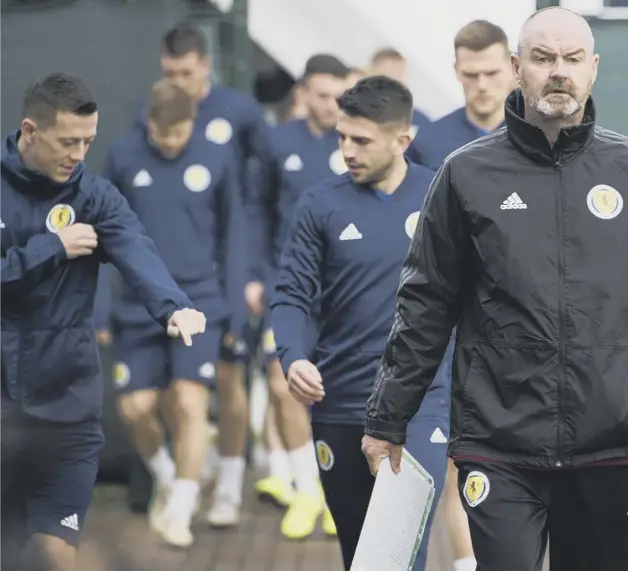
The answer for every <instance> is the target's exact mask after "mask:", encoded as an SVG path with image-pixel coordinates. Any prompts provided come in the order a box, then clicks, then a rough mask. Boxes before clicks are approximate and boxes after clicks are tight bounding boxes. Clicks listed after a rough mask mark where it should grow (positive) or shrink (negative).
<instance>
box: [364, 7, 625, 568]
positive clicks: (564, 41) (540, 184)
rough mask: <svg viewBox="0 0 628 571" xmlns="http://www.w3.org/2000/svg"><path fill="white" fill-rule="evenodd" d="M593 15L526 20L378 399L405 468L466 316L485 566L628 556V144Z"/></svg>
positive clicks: (466, 405)
mask: <svg viewBox="0 0 628 571" xmlns="http://www.w3.org/2000/svg"><path fill="white" fill-rule="evenodd" d="M593 44H594V42H593V37H592V34H591V30H590V28H589V26H588V24H587V23H586V21H585V20H584V19H582V18H581V17H580V16H578V15H576V14H574V13H573V12H570V11H568V10H565V9H562V8H551V9H546V10H542V11H540V12H538V13H536V14H535V15H533V16H532V17H531V18H530V19H529V20H528V21H527V22H526V23H525V25H524V28H523V30H522V34H521V40H520V44H519V50H518V54H517V55H515V56H513V64H514V70H515V73H516V74H517V78H518V80H519V82H520V85H521V90H518V91H515V92H513V93H512V94H511V95H510V97H509V98H508V100H507V102H506V127H505V128H504V129H500V130H499V131H496V132H495V133H494V134H492V135H490V136H488V137H485V138H484V139H481V140H479V141H478V142H475V143H471V144H470V145H467V146H466V147H464V148H463V149H461V150H459V151H457V152H456V153H454V154H452V155H451V156H450V157H449V159H448V160H447V161H446V162H445V164H444V165H443V167H442V168H441V169H440V171H439V173H438V174H437V176H436V179H435V181H434V183H433V185H432V188H431V190H430V194H429V195H428V197H427V199H426V203H425V205H424V207H423V210H422V212H421V219H420V221H419V227H418V230H417V233H416V235H415V237H414V240H413V243H412V246H411V249H410V252H409V254H408V256H407V258H406V261H405V264H404V268H403V271H402V275H401V286H400V289H399V294H398V305H397V312H396V318H395V323H394V325H393V328H392V332H391V335H390V338H389V342H388V346H387V348H386V351H385V354H384V356H383V359H382V363H381V366H380V369H379V372H378V375H377V379H376V383H375V387H374V390H373V394H372V396H371V398H370V400H369V404H368V409H367V421H366V436H365V437H364V440H363V446H362V449H363V451H364V453H365V454H366V456H367V458H368V460H369V463H370V466H371V470H372V472H373V473H376V472H377V470H378V468H379V464H380V463H381V461H382V460H383V459H384V458H386V457H388V456H390V458H391V462H392V466H393V469H394V470H396V471H398V470H399V469H400V456H401V447H402V445H403V443H404V442H405V433H406V425H407V422H408V420H409V419H410V418H412V416H413V415H414V414H415V412H416V411H417V410H418V408H419V405H420V403H421V401H422V400H423V397H424V396H425V393H426V391H427V389H428V387H429V384H430V382H431V380H432V379H433V378H434V374H435V372H436V370H437V368H438V365H439V363H440V361H441V358H442V356H443V353H444V351H445V348H446V346H447V342H448V341H449V336H450V333H451V330H452V328H453V327H454V326H456V325H457V342H456V352H455V358H454V374H453V389H452V390H453V398H452V427H451V434H452V438H451V445H450V450H449V454H450V456H451V457H452V458H454V460H455V461H456V463H457V465H458V467H459V471H460V476H459V488H460V493H461V496H462V499H463V503H464V504H465V509H466V511H467V514H468V516H469V523H470V528H471V535H472V540H473V547H474V550H475V554H476V559H477V562H478V567H477V569H478V571H505V570H506V569H507V570H508V571H537V570H538V571H540V569H541V567H542V562H543V558H544V555H545V549H546V545H547V540H548V535H549V537H550V538H551V539H550V545H551V548H550V559H551V565H552V571H555V570H558V571H597V570H599V571H602V570H603V571H620V570H624V569H626V562H627V561H628V381H627V371H628V349H627V347H628V254H627V253H626V244H627V243H628V224H627V221H628V219H627V218H626V216H628V211H625V210H624V197H623V196H622V195H623V194H626V193H628V139H627V138H625V137H622V136H620V135H617V134H615V133H612V132H610V131H606V130H604V129H600V128H598V127H596V126H595V109H594V105H593V101H592V100H591V98H590V92H591V86H592V84H593V82H594V81H595V77H596V74H597V66H598V56H597V55H595V54H594V51H593Z"/></svg>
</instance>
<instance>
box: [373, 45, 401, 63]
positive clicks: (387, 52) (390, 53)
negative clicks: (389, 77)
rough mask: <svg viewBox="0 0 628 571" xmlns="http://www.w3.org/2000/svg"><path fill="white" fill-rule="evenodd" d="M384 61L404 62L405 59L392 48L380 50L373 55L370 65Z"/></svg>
mask: <svg viewBox="0 0 628 571" xmlns="http://www.w3.org/2000/svg"><path fill="white" fill-rule="evenodd" d="M385 60H394V61H406V58H405V56H404V55H403V54H402V53H401V52H398V51H397V50H396V49H394V48H382V49H381V50H377V51H376V52H375V53H374V54H373V57H372V58H371V64H372V65H376V64H378V63H379V62H381V61H385Z"/></svg>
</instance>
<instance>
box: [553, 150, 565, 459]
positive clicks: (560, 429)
mask: <svg viewBox="0 0 628 571" xmlns="http://www.w3.org/2000/svg"><path fill="white" fill-rule="evenodd" d="M554 167H555V168H556V170H557V172H558V359H559V371H558V403H557V404H558V425H557V427H556V459H555V460H554V466H555V467H556V468H562V466H563V440H564V428H565V412H564V410H563V389H564V384H565V300H564V289H565V267H564V266H565V259H564V258H565V255H564V236H563V232H564V229H563V185H562V173H561V167H562V157H561V156H560V155H557V156H556V157H555V162H554Z"/></svg>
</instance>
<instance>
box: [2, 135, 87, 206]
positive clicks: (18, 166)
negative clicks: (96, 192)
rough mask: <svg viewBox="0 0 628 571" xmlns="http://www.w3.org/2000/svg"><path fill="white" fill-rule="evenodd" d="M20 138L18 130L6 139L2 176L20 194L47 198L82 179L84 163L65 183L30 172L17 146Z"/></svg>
mask: <svg viewBox="0 0 628 571" xmlns="http://www.w3.org/2000/svg"><path fill="white" fill-rule="evenodd" d="M19 138H20V131H19V130H18V131H14V132H13V133H11V134H10V135H8V136H7V137H5V139H4V141H3V142H2V174H3V175H7V176H9V177H10V179H11V183H12V186H13V187H14V188H15V190H17V191H18V192H21V193H23V194H32V195H34V196H40V197H42V198H45V197H47V196H49V195H55V194H58V193H59V192H61V191H62V190H64V189H66V188H68V187H71V186H72V185H73V184H75V183H76V182H77V181H78V180H79V179H80V178H81V176H82V174H83V171H84V169H85V164H84V163H79V164H78V165H77V167H76V168H75V169H74V171H73V172H72V174H71V175H70V178H69V179H68V180H67V181H65V182H54V181H53V180H51V179H50V178H48V177H47V176H45V175H43V174H41V173H37V172H34V171H32V170H30V169H29V168H28V167H27V166H26V165H25V164H24V163H23V162H22V158H21V157H20V153H19V151H18V146H17V142H18V140H19Z"/></svg>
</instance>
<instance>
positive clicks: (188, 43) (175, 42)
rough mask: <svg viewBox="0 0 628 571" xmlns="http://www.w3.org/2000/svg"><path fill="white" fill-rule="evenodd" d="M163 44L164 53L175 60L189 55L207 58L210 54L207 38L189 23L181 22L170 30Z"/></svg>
mask: <svg viewBox="0 0 628 571" xmlns="http://www.w3.org/2000/svg"><path fill="white" fill-rule="evenodd" d="M161 43H162V48H163V51H164V53H165V54H166V55H169V56H171V57H175V58H178V57H183V56H184V55H187V54H189V53H194V54H198V56H199V57H205V56H206V55H207V54H208V53H209V50H208V48H207V38H205V36H204V35H203V33H202V32H201V31H200V30H199V29H197V28H195V27H194V26H192V25H191V24H189V23H188V22H181V23H179V24H177V25H176V26H174V27H173V28H171V29H170V30H168V31H167V32H166V34H165V35H164V37H163V40H162V42H161Z"/></svg>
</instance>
